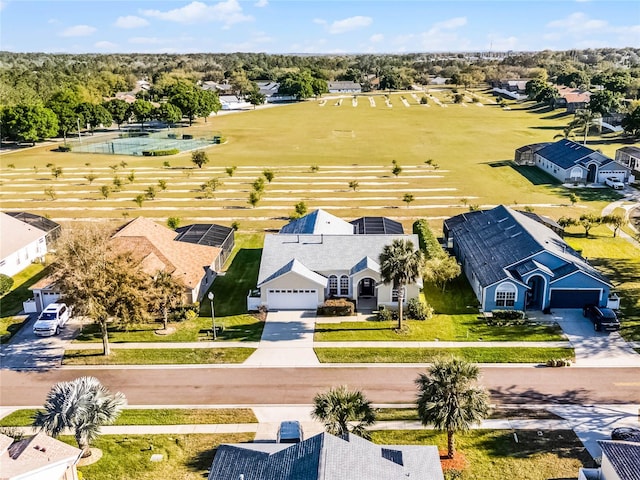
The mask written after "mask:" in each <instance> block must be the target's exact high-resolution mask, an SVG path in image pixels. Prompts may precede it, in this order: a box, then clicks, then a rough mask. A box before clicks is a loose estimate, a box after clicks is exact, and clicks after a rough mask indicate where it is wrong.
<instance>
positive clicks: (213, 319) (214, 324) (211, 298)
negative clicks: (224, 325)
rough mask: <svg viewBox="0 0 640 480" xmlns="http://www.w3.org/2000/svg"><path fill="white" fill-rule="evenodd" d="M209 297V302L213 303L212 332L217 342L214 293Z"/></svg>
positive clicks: (210, 293)
mask: <svg viewBox="0 0 640 480" xmlns="http://www.w3.org/2000/svg"><path fill="white" fill-rule="evenodd" d="M207 297H208V298H209V300H210V301H211V326H212V331H213V339H214V340H216V339H217V337H216V314H215V312H214V310H213V292H209V295H207Z"/></svg>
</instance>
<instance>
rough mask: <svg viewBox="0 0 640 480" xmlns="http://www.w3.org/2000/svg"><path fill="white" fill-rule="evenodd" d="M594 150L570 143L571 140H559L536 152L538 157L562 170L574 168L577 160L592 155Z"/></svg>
mask: <svg viewBox="0 0 640 480" xmlns="http://www.w3.org/2000/svg"><path fill="white" fill-rule="evenodd" d="M594 152H595V151H594V150H591V149H590V148H587V147H585V146H584V145H580V144H579V143H576V142H572V141H571V140H559V141H557V142H555V143H552V144H551V145H547V146H546V147H544V148H542V149H541V150H538V152H537V153H538V155H540V156H541V157H544V158H546V159H547V160H549V161H550V162H551V163H554V164H556V165H558V166H559V167H560V168H562V169H565V170H566V169H567V168H570V167H572V166H574V165H575V164H576V163H577V162H578V161H579V160H581V159H583V158H585V157H586V156H588V155H590V154H592V153H594Z"/></svg>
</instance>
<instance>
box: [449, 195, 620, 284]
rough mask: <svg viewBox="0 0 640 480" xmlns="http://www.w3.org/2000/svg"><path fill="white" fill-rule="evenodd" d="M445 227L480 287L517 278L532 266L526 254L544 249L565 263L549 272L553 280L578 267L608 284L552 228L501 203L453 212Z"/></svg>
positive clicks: (529, 255) (529, 254) (532, 253)
mask: <svg viewBox="0 0 640 480" xmlns="http://www.w3.org/2000/svg"><path fill="white" fill-rule="evenodd" d="M445 229H446V230H448V231H449V232H450V234H449V235H453V237H454V243H456V244H457V246H458V248H459V249H460V250H461V252H462V253H463V255H464V258H465V259H466V260H467V262H469V263H470V266H471V268H472V270H473V271H474V272H475V275H476V277H477V278H478V281H479V282H480V285H482V286H483V287H486V286H488V285H492V284H494V283H496V282H498V281H500V280H503V279H507V278H511V279H514V280H518V281H520V280H519V278H518V277H519V276H520V275H524V273H526V271H528V269H529V268H531V267H532V266H533V265H529V264H528V263H527V262H528V261H529V257H531V256H532V255H534V254H536V253H539V252H542V251H545V250H546V251H549V252H550V253H553V254H554V255H555V256H557V257H559V258H561V259H562V260H564V261H565V262H566V265H565V267H560V268H559V269H558V270H557V271H554V272H553V273H554V279H555V278H557V277H558V275H559V274H562V276H565V275H566V274H567V273H568V272H566V273H565V272H564V269H572V270H573V271H575V270H578V269H579V270H581V271H584V272H585V273H588V274H589V275H591V276H593V277H595V278H597V279H599V280H601V281H602V282H604V283H607V284H608V283H609V282H608V280H607V279H606V278H605V277H604V276H603V275H602V274H600V273H599V272H598V271H597V270H596V269H595V268H593V267H592V266H591V265H589V264H588V263H587V262H586V261H585V260H584V259H583V258H582V257H581V256H580V255H578V253H577V252H576V251H575V250H573V249H572V248H571V247H569V246H568V245H567V244H566V243H565V242H564V240H562V238H560V237H559V236H558V235H557V234H556V233H555V232H554V231H552V230H551V229H549V228H547V227H545V226H544V225H542V224H540V223H538V222H536V221H535V220H533V219H531V218H529V217H527V216H525V215H523V214H522V213H520V212H517V211H515V210H512V209H510V208H509V207H505V206H504V205H499V206H497V207H495V208H493V209H492V210H480V211H476V212H469V213H463V214H461V215H456V216H455V217H452V218H450V219H448V220H445ZM513 272H515V273H516V274H517V275H514V273H513Z"/></svg>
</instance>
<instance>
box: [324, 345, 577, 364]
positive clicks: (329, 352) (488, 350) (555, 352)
mask: <svg viewBox="0 0 640 480" xmlns="http://www.w3.org/2000/svg"><path fill="white" fill-rule="evenodd" d="M314 350H315V352H316V355H317V356H318V360H320V362H321V363H431V362H433V361H434V360H435V359H437V358H449V357H452V356H455V357H459V358H462V359H464V360H466V361H468V362H473V363H546V362H547V360H550V359H552V358H568V359H571V360H572V359H573V358H574V351H573V349H572V348H547V347H540V348H536V347H518V348H509V347H468V348H466V347H463V348H321V347H317V348H314Z"/></svg>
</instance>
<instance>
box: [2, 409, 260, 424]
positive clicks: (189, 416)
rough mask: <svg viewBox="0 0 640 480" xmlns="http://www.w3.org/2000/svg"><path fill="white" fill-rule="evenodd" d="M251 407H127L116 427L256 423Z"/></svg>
mask: <svg viewBox="0 0 640 480" xmlns="http://www.w3.org/2000/svg"><path fill="white" fill-rule="evenodd" d="M36 411H37V410H36V409H29V408H23V409H20V410H16V411H15V412H12V413H10V414H9V415H7V416H6V417H4V418H1V419H0V426H2V427H26V426H29V425H31V424H32V422H33V416H34V414H35V412H36ZM257 422H258V420H257V419H256V416H255V415H254V414H253V410H251V409H250V408H206V409H205V408H201V409H186V408H185V409H183V408H157V409H155V408H154V409H151V408H126V409H124V410H123V411H122V413H121V414H120V416H119V417H118V419H117V420H116V422H115V423H114V424H113V425H198V424H200V425H205V424H229V423H257Z"/></svg>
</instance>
